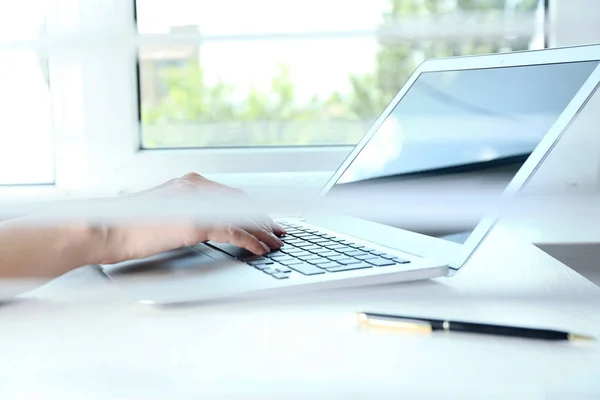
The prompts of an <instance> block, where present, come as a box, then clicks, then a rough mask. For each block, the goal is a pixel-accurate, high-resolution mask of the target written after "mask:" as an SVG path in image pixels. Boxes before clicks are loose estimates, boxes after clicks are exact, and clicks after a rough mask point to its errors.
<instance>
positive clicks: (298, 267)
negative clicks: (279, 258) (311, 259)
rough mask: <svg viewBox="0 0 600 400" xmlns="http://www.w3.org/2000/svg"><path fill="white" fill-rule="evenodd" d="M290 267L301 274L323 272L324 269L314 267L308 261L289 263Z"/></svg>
mask: <svg viewBox="0 0 600 400" xmlns="http://www.w3.org/2000/svg"><path fill="white" fill-rule="evenodd" d="M290 268H291V269H293V270H294V271H297V272H300V273H301V274H303V275H319V274H324V273H325V271H323V270H322V269H321V268H318V267H315V266H314V265H311V264H308V263H303V264H295V265H290Z"/></svg>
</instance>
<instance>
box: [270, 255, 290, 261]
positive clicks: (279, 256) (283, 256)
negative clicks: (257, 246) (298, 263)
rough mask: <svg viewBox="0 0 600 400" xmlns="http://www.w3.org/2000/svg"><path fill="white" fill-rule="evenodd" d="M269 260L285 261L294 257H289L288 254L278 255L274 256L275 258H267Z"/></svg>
mask: <svg viewBox="0 0 600 400" xmlns="http://www.w3.org/2000/svg"><path fill="white" fill-rule="evenodd" d="M269 258H270V259H271V260H273V261H277V262H280V261H285V260H293V259H294V257H292V256H290V255H289V254H280V255H276V256H269Z"/></svg>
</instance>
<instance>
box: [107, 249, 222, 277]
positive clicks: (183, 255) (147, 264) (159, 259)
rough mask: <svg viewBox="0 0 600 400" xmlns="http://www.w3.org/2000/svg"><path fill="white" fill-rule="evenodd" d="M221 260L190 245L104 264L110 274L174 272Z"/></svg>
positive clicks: (201, 266)
mask: <svg viewBox="0 0 600 400" xmlns="http://www.w3.org/2000/svg"><path fill="white" fill-rule="evenodd" d="M221 263H222V260H221V261H218V260H216V259H214V258H213V257H211V256H209V255H208V254H205V253H203V252H201V251H199V250H196V249H193V248H191V247H184V248H181V249H177V250H172V251H167V252H165V253H160V254H157V255H155V256H152V257H147V258H143V259H140V260H132V261H126V262H123V263H119V264H115V265H107V266H104V267H103V269H104V270H105V271H106V272H107V273H109V274H110V275H111V276H115V275H134V274H140V273H152V274H162V273H165V274H173V273H174V272H188V273H189V272H193V271H195V270H202V269H203V268H205V267H206V266H207V265H216V264H221Z"/></svg>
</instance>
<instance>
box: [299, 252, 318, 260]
mask: <svg viewBox="0 0 600 400" xmlns="http://www.w3.org/2000/svg"><path fill="white" fill-rule="evenodd" d="M298 258H299V259H300V260H302V261H309V260H318V259H319V258H322V257H319V256H318V255H316V254H312V253H309V254H308V255H305V256H298Z"/></svg>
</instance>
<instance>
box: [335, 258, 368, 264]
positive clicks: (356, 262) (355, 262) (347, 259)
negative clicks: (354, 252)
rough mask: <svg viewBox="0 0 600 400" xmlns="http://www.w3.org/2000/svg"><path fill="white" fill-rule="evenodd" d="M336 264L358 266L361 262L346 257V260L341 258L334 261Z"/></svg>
mask: <svg viewBox="0 0 600 400" xmlns="http://www.w3.org/2000/svg"><path fill="white" fill-rule="evenodd" d="M336 262H338V263H340V264H342V265H350V264H360V263H361V262H362V261H361V260H357V259H356V258H350V257H346V258H342V259H341V260H336Z"/></svg>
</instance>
